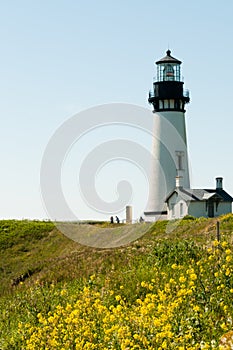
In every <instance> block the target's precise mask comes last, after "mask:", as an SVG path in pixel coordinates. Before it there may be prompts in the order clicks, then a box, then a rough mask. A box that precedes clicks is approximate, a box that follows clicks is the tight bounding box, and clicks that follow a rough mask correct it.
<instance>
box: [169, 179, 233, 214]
mask: <svg viewBox="0 0 233 350" xmlns="http://www.w3.org/2000/svg"><path fill="white" fill-rule="evenodd" d="M232 202H233V198H232V197H231V196H230V195H229V194H228V193H227V192H226V191H224V189H223V179H222V177H217V178H216V188H215V189H190V188H184V187H183V186H182V178H181V177H177V178H176V188H175V189H174V190H173V191H172V192H171V193H170V194H169V195H168V196H167V198H166V203H167V219H168V220H172V219H181V218H183V217H184V216H185V215H192V216H194V217H216V216H219V215H222V214H227V213H231V212H232Z"/></svg>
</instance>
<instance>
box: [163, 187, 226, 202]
mask: <svg viewBox="0 0 233 350" xmlns="http://www.w3.org/2000/svg"><path fill="white" fill-rule="evenodd" d="M174 193H177V194H178V195H180V197H182V198H183V200H184V201H206V200H209V199H210V198H213V197H215V198H216V199H217V198H218V199H219V200H220V201H224V202H233V198H232V197H231V196H230V195H229V194H228V193H227V192H226V191H224V190H222V189H218V188H217V189H191V188H183V187H178V188H176V189H174V190H173V191H172V192H171V193H170V194H169V195H168V196H167V198H166V202H168V201H169V199H170V198H171V196H172V195H173V194H174Z"/></svg>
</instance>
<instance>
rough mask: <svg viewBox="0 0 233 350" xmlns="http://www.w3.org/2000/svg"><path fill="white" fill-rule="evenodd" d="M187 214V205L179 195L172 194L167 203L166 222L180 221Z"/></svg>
mask: <svg viewBox="0 0 233 350" xmlns="http://www.w3.org/2000/svg"><path fill="white" fill-rule="evenodd" d="M181 206H182V207H181ZM172 208H173V209H172ZM187 214H188V203H187V202H185V201H184V200H183V199H182V198H181V197H180V196H179V195H177V194H176V193H174V194H173V195H172V197H171V198H170V199H169V202H168V215H167V218H168V220H172V219H182V218H183V217H184V216H185V215H187Z"/></svg>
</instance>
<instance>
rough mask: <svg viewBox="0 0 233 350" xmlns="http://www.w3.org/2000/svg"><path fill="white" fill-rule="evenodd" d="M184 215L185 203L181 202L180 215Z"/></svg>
mask: <svg viewBox="0 0 233 350" xmlns="http://www.w3.org/2000/svg"><path fill="white" fill-rule="evenodd" d="M183 215H184V203H180V216H183Z"/></svg>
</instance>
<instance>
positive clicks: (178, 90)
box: [144, 50, 190, 221]
mask: <svg viewBox="0 0 233 350" xmlns="http://www.w3.org/2000/svg"><path fill="white" fill-rule="evenodd" d="M181 64H182V62H181V61H180V60H178V59H176V58H174V57H172V56H171V51H170V50H167V52H166V56H165V57H164V58H162V59H160V60H159V61H157V62H156V66H157V76H156V78H155V81H154V82H153V89H152V91H150V92H149V98H148V102H149V103H150V104H151V105H152V106H153V119H154V120H153V135H152V136H153V137H152V138H153V140H152V162H151V174H150V179H149V196H148V203H147V207H146V210H145V212H144V216H145V220H146V221H155V220H158V219H166V218H167V204H166V203H165V200H166V197H167V195H168V194H169V193H171V192H172V191H173V190H174V188H175V187H177V186H182V187H184V188H190V180H189V166H188V152H187V139H186V127H185V105H186V104H187V103H189V101H190V98H189V92H188V91H187V90H184V82H183V81H182V78H181Z"/></svg>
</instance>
